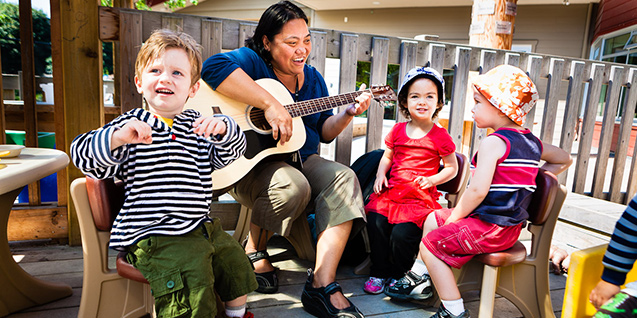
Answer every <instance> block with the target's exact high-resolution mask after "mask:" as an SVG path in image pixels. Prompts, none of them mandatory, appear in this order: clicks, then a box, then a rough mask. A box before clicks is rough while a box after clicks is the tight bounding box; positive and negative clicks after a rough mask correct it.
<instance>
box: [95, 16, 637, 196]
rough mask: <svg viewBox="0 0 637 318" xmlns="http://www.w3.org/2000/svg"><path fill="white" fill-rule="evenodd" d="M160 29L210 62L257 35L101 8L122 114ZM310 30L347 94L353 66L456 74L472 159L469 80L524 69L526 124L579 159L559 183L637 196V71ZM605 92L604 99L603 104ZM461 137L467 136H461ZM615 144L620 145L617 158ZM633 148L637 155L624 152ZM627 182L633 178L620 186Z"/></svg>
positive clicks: (243, 28) (344, 141)
mask: <svg viewBox="0 0 637 318" xmlns="http://www.w3.org/2000/svg"><path fill="white" fill-rule="evenodd" d="M162 27H163V28H172V29H180V30H183V31H184V32H187V33H189V34H191V35H192V36H193V37H194V38H195V39H196V40H197V41H199V43H200V44H202V46H203V55H204V57H207V56H210V55H212V54H215V53H218V52H221V51H222V50H232V49H235V48H238V47H240V46H242V44H243V43H244V40H245V39H246V38H247V37H249V36H250V35H251V34H253V31H254V27H255V23H254V22H248V21H237V20H229V19H216V18H209V17H200V16H191V15H181V14H168V13H160V12H140V11H136V10H125V9H113V8H104V7H101V8H100V30H102V33H101V34H100V38H101V40H103V41H119V44H120V46H119V47H120V50H119V54H120V56H119V60H120V64H119V65H120V66H119V68H118V72H119V73H120V75H121V79H122V80H121V85H120V87H119V96H120V100H119V103H118V102H117V101H116V102H115V104H119V105H121V107H122V110H123V111H126V110H128V109H131V108H133V107H137V106H138V105H140V104H141V97H140V95H139V94H137V92H136V91H135V88H134V85H133V83H132V79H133V75H134V74H133V72H134V69H133V65H134V61H135V57H136V53H137V50H138V49H139V45H140V43H142V41H143V39H145V38H147V37H148V36H149V35H150V33H151V32H152V30H154V29H157V28H162ZM311 34H312V45H313V48H312V54H311V56H310V57H309V59H308V63H309V64H311V65H313V66H314V67H316V68H317V69H318V70H319V71H320V72H322V73H323V74H325V73H324V72H325V58H338V59H340V62H341V63H340V70H339V83H340V87H339V90H340V91H341V92H348V91H353V90H355V89H356V87H355V82H356V79H355V76H356V66H357V61H367V62H371V76H370V82H371V83H373V84H379V83H380V84H382V83H385V82H386V78H387V68H388V64H399V65H400V78H402V77H403V75H404V74H405V73H406V72H407V71H408V70H409V69H411V68H412V67H414V66H431V67H433V68H435V69H437V70H438V71H443V70H447V72H446V73H449V70H451V71H452V74H453V76H452V80H451V81H450V82H449V83H447V85H448V86H451V98H450V110H449V118H448V130H449V133H450V134H451V136H452V137H453V138H454V141H455V142H456V145H457V147H459V148H458V149H463V148H460V147H462V145H463V144H464V145H468V147H465V148H464V152H465V153H467V154H473V153H474V152H475V150H476V149H477V145H478V144H479V142H480V140H481V139H482V138H484V136H486V132H485V131H484V130H482V129H472V130H471V132H470V133H469V134H467V132H466V129H465V128H463V127H464V126H465V108H466V107H467V106H466V105H467V99H470V98H471V97H470V96H467V91H468V90H467V87H468V85H469V83H470V76H471V75H472V73H482V72H485V71H487V70H489V69H491V68H493V67H494V66H496V65H499V64H511V65H515V66H518V67H520V68H522V69H523V70H525V71H527V73H528V74H529V76H530V77H531V78H532V79H533V80H534V81H535V82H536V83H537V84H538V86H539V87H540V88H541V90H540V91H541V100H540V102H539V103H538V106H537V107H536V108H534V109H532V110H531V113H530V114H529V115H528V116H529V118H535V119H536V120H535V121H534V120H527V123H526V126H527V127H529V128H531V129H533V130H534V132H536V134H537V135H538V137H540V138H541V139H542V140H543V141H544V142H549V143H553V144H556V145H559V146H560V147H561V148H563V149H565V150H567V151H570V152H572V153H574V155H575V157H576V159H574V161H575V164H574V167H573V168H572V169H571V170H570V171H569V172H567V173H564V174H562V175H561V176H560V178H561V179H560V180H561V182H562V183H566V182H567V178H568V180H569V182H568V183H569V184H570V185H569V186H570V188H571V190H572V191H574V192H577V193H590V194H591V195H592V196H594V197H596V198H602V199H607V200H611V201H614V202H623V203H625V202H627V200H629V199H630V198H631V197H632V196H633V195H634V193H635V192H636V191H637V178H636V174H637V169H636V168H637V166H636V161H635V160H631V158H635V157H637V151H636V148H634V147H633V145H629V141H630V134H631V130H632V126H633V119H634V117H635V106H636V105H637V89H635V88H634V86H632V84H633V83H635V82H636V81H637V67H631V66H630V65H621V64H615V63H604V62H599V61H591V60H583V59H577V58H569V57H560V56H552V55H544V54H535V53H521V52H513V51H505V50H494V49H485V48H479V47H471V46H466V45H459V44H452V43H443V42H436V41H417V40H412V39H404V38H398V37H386V36H382V35H370V34H360V33H358V34H355V33H349V32H341V31H336V30H322V29H311ZM117 89H118V88H117V87H116V90H117ZM604 94H605V96H606V98H605V99H604V100H603V101H601V102H600V96H603V95H604ZM116 95H117V94H116ZM600 105H601V109H603V114H601V116H599V115H600V114H599V109H600ZM618 109H621V110H622V111H621V113H620V114H619V115H620V121H619V130H618V133H616V134H613V131H614V130H617V129H614V128H615V126H616V118H617V116H616V114H617V112H618ZM536 112H538V115H537V116H536V115H535V113H536ZM539 112H541V114H540V113H539ZM599 118H601V119H599ZM382 121H383V110H382V108H381V107H370V109H369V111H368V114H367V139H366V146H365V150H366V151H369V150H373V149H376V148H380V147H381V143H382ZM578 123H579V124H578ZM596 123H597V125H598V126H599V125H600V124H601V132H599V129H597V131H598V133H597V134H598V135H599V136H595V135H596V134H595V131H596V129H595V126H596ZM463 135H466V136H469V137H470V140H462V139H463ZM594 137H595V140H594ZM465 138H467V137H465ZM576 138H577V140H575V139H576ZM613 139H615V140H614V141H615V143H616V146H615V151H614V154H611V151H610V149H611V143H613ZM351 145H352V127H351V125H350V127H348V128H347V129H346V130H345V131H344V132H343V133H342V134H341V135H340V136H339V137H338V139H337V141H336V146H335V147H336V149H335V159H336V160H337V161H339V162H342V163H344V164H349V163H350V160H351ZM629 146H631V147H630V148H632V149H633V150H632V153H628V149H629ZM595 149H596V150H595ZM611 164H612V165H611ZM593 165H594V166H593ZM591 170H592V172H591ZM569 174H571V175H569ZM625 174H627V175H625ZM625 179H627V181H623V180H625ZM605 183H606V186H605ZM626 193H628V195H626Z"/></svg>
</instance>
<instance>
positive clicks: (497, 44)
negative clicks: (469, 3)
mask: <svg viewBox="0 0 637 318" xmlns="http://www.w3.org/2000/svg"><path fill="white" fill-rule="evenodd" d="M516 12H517V0H473V8H472V10H471V27H470V30H469V45H472V46H480V47H488V48H494V49H504V50H510V49H511V43H512V41H513V31H514V24H515V14H516Z"/></svg>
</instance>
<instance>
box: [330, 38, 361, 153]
mask: <svg viewBox="0 0 637 318" xmlns="http://www.w3.org/2000/svg"><path fill="white" fill-rule="evenodd" d="M357 51H358V35H356V34H342V36H341V73H340V79H339V92H340V93H341V94H342V93H347V92H351V91H354V90H355V89H356V63H357ZM347 107H349V105H344V106H339V107H338V111H339V112H340V111H343V110H344V109H346V108H347ZM353 135H354V125H353V123H352V122H350V123H349V125H347V127H345V129H344V130H343V132H341V133H340V134H339V135H338V137H336V149H335V153H334V157H335V160H336V161H337V162H340V163H342V164H344V165H346V166H349V163H350V161H351V157H352V138H353Z"/></svg>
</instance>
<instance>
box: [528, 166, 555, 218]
mask: <svg viewBox="0 0 637 318" xmlns="http://www.w3.org/2000/svg"><path fill="white" fill-rule="evenodd" d="M535 184H536V189H535V192H533V195H532V197H531V203H530V204H529V208H528V210H527V211H528V212H529V222H531V223H532V224H535V225H541V224H544V223H545V222H546V221H547V220H548V218H549V214H550V212H551V207H552V206H553V203H554V201H555V198H556V196H557V191H558V189H559V187H560V184H559V181H557V177H556V176H555V175H554V174H553V173H551V172H549V171H546V170H544V169H540V171H539V172H538V174H537V177H535Z"/></svg>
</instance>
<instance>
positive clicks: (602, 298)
mask: <svg viewBox="0 0 637 318" xmlns="http://www.w3.org/2000/svg"><path fill="white" fill-rule="evenodd" d="M620 291H621V288H620V287H619V286H617V285H614V284H611V283H608V282H606V281H603V280H600V281H599V283H597V286H595V288H593V290H592V291H591V294H590V295H589V296H588V299H589V301H590V302H591V304H593V306H595V308H597V309H599V307H600V306H602V305H603V304H604V303H605V302H607V301H608V300H609V299H610V298H611V297H613V296H615V294H617V293H619V292H620Z"/></svg>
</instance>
